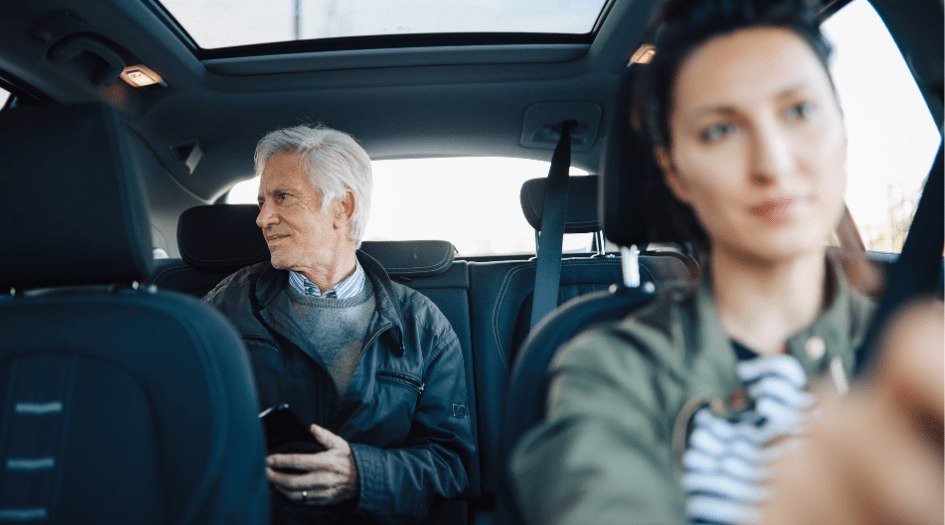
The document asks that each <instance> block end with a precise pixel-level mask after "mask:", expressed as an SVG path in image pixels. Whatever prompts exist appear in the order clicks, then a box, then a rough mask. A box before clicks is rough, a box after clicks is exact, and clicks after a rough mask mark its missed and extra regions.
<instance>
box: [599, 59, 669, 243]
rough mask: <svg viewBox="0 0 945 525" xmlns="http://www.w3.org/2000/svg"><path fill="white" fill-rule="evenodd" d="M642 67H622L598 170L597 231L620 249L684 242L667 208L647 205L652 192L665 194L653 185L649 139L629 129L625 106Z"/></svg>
mask: <svg viewBox="0 0 945 525" xmlns="http://www.w3.org/2000/svg"><path fill="white" fill-rule="evenodd" d="M642 67H646V66H641V65H638V64H634V65H632V66H631V67H629V68H627V70H626V72H625V74H624V76H623V78H621V81H620V84H619V85H618V87H617V93H616V98H615V100H616V104H615V106H614V107H615V108H616V110H615V111H612V112H611V115H610V122H608V125H607V135H606V137H605V138H604V144H603V151H602V153H601V160H600V166H599V167H598V171H597V173H598V175H599V176H600V191H599V193H598V195H599V202H600V222H601V229H602V230H604V236H605V237H606V238H607V239H608V240H610V242H613V243H614V244H617V245H619V246H631V245H633V244H637V245H643V244H647V243H651V242H681V241H684V240H687V239H684V238H683V236H682V235H681V234H680V233H679V232H678V231H676V230H675V229H674V228H673V224H674V223H675V222H676V219H675V218H674V217H671V216H670V214H669V213H668V211H667V210H653V209H652V207H651V206H648V205H647V204H648V203H649V202H651V201H652V200H653V199H654V198H656V195H655V193H656V192H658V191H667V190H665V189H663V188H662V187H657V186H656V185H654V184H653V183H652V181H653V180H654V177H657V176H659V175H658V173H659V167H658V166H657V165H656V162H655V161H654V160H653V151H652V146H651V145H650V141H649V139H647V138H646V137H641V136H639V135H638V134H637V133H635V132H634V131H633V130H632V129H631V127H630V112H629V108H628V104H629V101H630V94H631V92H632V89H633V82H634V76H635V75H636V74H637V73H638V72H639V70H640V68H642ZM648 208H649V210H648ZM661 212H662V214H660V213H661Z"/></svg>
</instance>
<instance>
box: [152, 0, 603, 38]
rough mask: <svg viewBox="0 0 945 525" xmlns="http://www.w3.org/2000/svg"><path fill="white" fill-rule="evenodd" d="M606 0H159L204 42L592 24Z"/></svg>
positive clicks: (584, 29) (580, 30)
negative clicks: (352, 0)
mask: <svg viewBox="0 0 945 525" xmlns="http://www.w3.org/2000/svg"><path fill="white" fill-rule="evenodd" d="M605 2H606V0H518V1H515V2H510V1H509V0H361V1H357V2H350V1H348V2H344V1H340V0H161V3H162V4H163V5H164V7H166V8H167V10H168V11H170V13H171V14H172V15H173V16H174V18H176V19H177V21H178V22H179V23H180V24H181V25H182V26H183V28H184V29H185V30H186V31H187V32H188V33H189V34H190V36H191V37H192V38H193V39H194V41H195V42H196V43H197V45H198V46H200V47H201V48H203V49H215V48H222V47H231V46H242V45H250V44H262V43H269V42H288V41H292V40H308V39H320V38H335V37H352V36H378V35H402V34H427V33H558V34H586V33H589V32H591V30H593V28H594V24H595V22H596V21H597V18H598V16H599V14H600V12H601V9H602V8H603V6H604V3H605Z"/></svg>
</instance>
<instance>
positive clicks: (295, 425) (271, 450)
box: [259, 405, 325, 454]
mask: <svg viewBox="0 0 945 525" xmlns="http://www.w3.org/2000/svg"><path fill="white" fill-rule="evenodd" d="M259 419H260V420H262V423H263V428H264V429H265V431H266V450H267V453H268V454H314V453H316V452H323V451H324V450H325V447H324V445H322V444H321V443H319V442H318V440H317V439H315V436H313V435H312V433H311V432H310V431H309V429H308V427H307V426H305V424H303V423H302V421H301V420H299V418H298V416H296V415H295V412H292V409H291V408H289V405H279V406H277V407H271V408H267V409H266V410H263V411H262V412H260V414H259Z"/></svg>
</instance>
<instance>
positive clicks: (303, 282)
mask: <svg viewBox="0 0 945 525" xmlns="http://www.w3.org/2000/svg"><path fill="white" fill-rule="evenodd" d="M354 265H355V266H354V273H353V274H351V275H349V276H348V277H347V278H346V279H345V280H343V281H341V282H340V283H338V284H336V285H335V287H334V288H332V289H331V290H328V291H327V292H325V293H322V291H321V290H320V289H319V288H318V285H316V284H315V283H313V282H312V281H309V280H308V279H307V278H306V277H305V276H304V275H302V274H301V273H298V272H293V271H289V286H291V287H292V288H293V289H294V290H295V291H296V292H299V293H300V294H302V295H310V296H312V297H330V298H333V299H349V298H351V297H354V296H356V295H358V294H359V293H361V292H362V291H363V290H364V280H365V279H366V278H367V275H365V273H364V268H361V263H360V262H358V260H357V259H355V260H354Z"/></svg>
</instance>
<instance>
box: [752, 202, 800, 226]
mask: <svg viewBox="0 0 945 525" xmlns="http://www.w3.org/2000/svg"><path fill="white" fill-rule="evenodd" d="M793 203H794V199H768V200H766V201H764V202H762V203H761V204H759V205H757V206H753V207H752V208H751V214H752V215H754V216H755V217H758V218H760V219H761V220H762V221H764V223H765V224H769V225H778V224H783V223H785V222H787V221H788V219H790V213H789V211H790V208H791V205H792V204H793Z"/></svg>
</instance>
